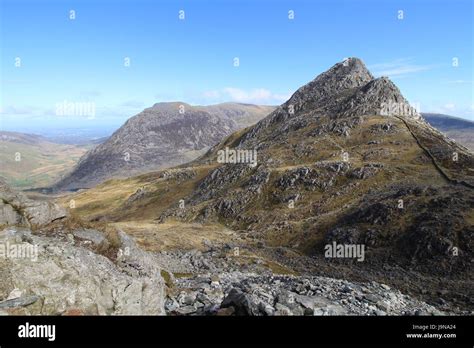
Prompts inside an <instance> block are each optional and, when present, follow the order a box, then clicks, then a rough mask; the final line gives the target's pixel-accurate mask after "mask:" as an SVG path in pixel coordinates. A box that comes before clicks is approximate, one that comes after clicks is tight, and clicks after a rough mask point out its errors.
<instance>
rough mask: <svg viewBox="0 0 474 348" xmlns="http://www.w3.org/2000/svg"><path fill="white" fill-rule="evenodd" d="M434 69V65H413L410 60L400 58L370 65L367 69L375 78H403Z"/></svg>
mask: <svg viewBox="0 0 474 348" xmlns="http://www.w3.org/2000/svg"><path fill="white" fill-rule="evenodd" d="M432 68H434V65H418V64H414V62H413V59H412V58H400V59H396V60H393V61H390V62H385V63H379V64H374V65H370V66H369V69H370V70H371V71H372V72H373V74H374V75H375V76H388V77H391V78H393V77H404V76H406V75H409V74H413V73H417V72H420V71H426V70H430V69H432Z"/></svg>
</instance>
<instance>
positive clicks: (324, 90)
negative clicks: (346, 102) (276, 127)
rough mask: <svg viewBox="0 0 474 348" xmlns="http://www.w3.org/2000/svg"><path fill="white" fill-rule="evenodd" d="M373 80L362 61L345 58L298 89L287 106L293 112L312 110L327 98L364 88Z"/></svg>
mask: <svg viewBox="0 0 474 348" xmlns="http://www.w3.org/2000/svg"><path fill="white" fill-rule="evenodd" d="M373 79H374V77H373V76H372V74H371V73H370V71H369V70H368V69H367V67H366V66H365V64H364V63H363V62H362V60H360V59H359V58H347V59H345V60H344V61H342V62H339V63H337V64H335V65H334V66H333V67H331V68H330V69H329V70H327V71H326V72H324V73H322V74H320V75H318V76H317V77H316V78H315V79H314V80H313V81H311V82H309V83H308V84H306V85H304V86H303V87H301V88H299V89H298V90H297V91H296V92H295V93H294V94H293V95H292V97H291V98H290V99H289V100H288V102H287V104H291V105H293V107H294V109H295V110H300V109H303V108H305V107H306V106H308V107H312V108H314V107H317V106H318V105H321V104H323V103H324V102H325V101H326V100H327V99H329V98H334V97H335V96H337V95H339V94H341V93H344V92H345V91H347V90H351V89H353V88H357V87H361V86H364V85H366V84H367V83H368V82H370V81H372V80H373Z"/></svg>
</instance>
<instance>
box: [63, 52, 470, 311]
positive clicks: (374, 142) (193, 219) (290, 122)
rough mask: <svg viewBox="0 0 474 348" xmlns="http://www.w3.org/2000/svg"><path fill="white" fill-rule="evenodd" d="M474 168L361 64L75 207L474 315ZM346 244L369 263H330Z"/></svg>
mask: <svg viewBox="0 0 474 348" xmlns="http://www.w3.org/2000/svg"><path fill="white" fill-rule="evenodd" d="M229 149H230V150H236V151H237V150H240V151H251V152H252V153H254V152H253V151H257V154H258V155H257V161H256V164H255V163H254V162H247V163H238V162H239V161H233V160H230V159H229V160H228V161H227V163H219V162H220V161H219V160H218V159H219V157H220V156H221V155H222V151H224V152H225V151H229ZM247 154H248V153H247ZM236 162H237V163H236ZM241 162H242V161H241ZM244 162H245V161H244ZM473 168H474V157H473V155H472V154H470V153H469V152H468V151H466V150H465V149H464V148H463V147H461V146H459V145H457V144H456V143H455V142H453V141H452V140H450V139H448V138H446V137H445V136H444V135H443V134H442V133H440V132H439V131H437V130H436V129H434V128H433V127H431V126H430V125H429V124H428V123H426V122H425V121H424V119H423V118H422V117H421V116H420V115H419V114H418V113H417V112H416V111H415V110H414V109H412V108H410V107H409V106H408V103H407V101H406V100H405V98H404V97H403V96H402V94H401V93H400V91H399V90H398V88H397V87H396V86H395V85H394V84H393V83H392V82H391V81H390V80H389V79H388V78H384V77H382V78H378V79H375V78H374V77H373V76H372V75H371V73H370V72H369V71H368V70H367V68H366V67H365V65H364V64H363V63H362V61H360V60H359V59H357V58H351V59H348V60H346V61H345V62H342V63H338V64H336V65H334V66H333V67H332V68H331V69H329V70H328V71H326V72H324V73H323V74H321V75H319V76H318V77H316V78H315V79H314V80H313V81H311V82H309V83H308V84H306V85H305V86H303V87H301V88H300V89H298V90H297V91H296V92H295V93H294V94H293V95H292V97H291V98H290V99H289V100H288V101H287V102H285V103H284V104H282V105H281V106H280V107H278V108H277V109H276V110H275V111H273V112H272V113H271V114H269V115H268V116H267V117H265V118H264V119H262V120H261V121H260V122H258V123H257V124H256V125H254V126H251V127H249V128H246V129H244V130H241V131H237V132H234V133H233V134H231V135H230V136H228V137H227V138H226V139H225V140H224V141H222V142H221V143H219V144H218V145H216V146H214V147H213V148H211V149H210V150H209V151H208V152H207V153H206V154H205V155H204V156H202V157H201V158H199V159H197V160H195V161H194V162H191V163H190V164H187V165H186V166H181V167H180V168H175V169H172V170H166V171H160V172H155V173H149V174H146V175H142V176H138V177H134V178H130V179H127V180H113V181H109V182H106V183H104V184H102V185H100V186H98V187H96V188H94V189H91V190H89V191H86V192H81V193H79V194H76V195H73V196H71V197H68V198H67V199H64V201H63V202H64V204H67V202H68V201H69V200H70V199H74V201H75V203H76V212H77V213H78V214H80V215H81V216H83V217H86V218H89V219H91V220H103V221H109V222H115V223H117V224H123V223H125V222H128V223H129V224H130V225H138V224H139V223H140V222H147V224H148V227H147V228H148V233H141V235H140V238H141V243H143V245H148V246H149V247H150V248H153V238H154V237H153V236H156V235H159V234H161V233H162V231H163V225H164V224H174V226H175V231H176V233H180V231H181V230H182V226H183V224H189V223H198V224H204V225H212V226H223V227H225V228H227V229H231V230H232V231H233V232H234V233H235V236H236V238H237V239H234V240H233V243H238V245H240V247H241V248H244V249H245V250H247V251H248V252H249V253H251V254H253V255H259V257H263V258H264V259H265V260H267V261H266V262H270V261H269V260H271V262H276V263H278V264H279V265H281V266H279V267H284V268H285V269H287V271H285V272H297V273H299V274H312V275H315V274H319V275H324V276H334V277H340V278H344V279H356V280H364V281H370V280H375V281H379V282H383V283H389V284H390V285H392V286H395V287H396V288H398V289H402V290H403V291H407V292H410V293H413V294H416V295H417V296H420V297H422V298H424V299H427V300H429V301H433V302H436V301H437V300H438V299H439V292H440V291H442V293H443V301H445V304H446V303H449V306H450V308H451V309H450V310H452V309H453V308H465V307H463V306H467V307H468V308H472V303H471V304H469V300H468V298H469V297H470V298H472V296H469V294H471V295H472V288H473V286H472V285H473V279H472V271H471V270H470V269H471V266H470V262H471V259H472V257H473V245H472V240H473V239H472V236H473V233H474V209H473V202H474V191H473V188H474V170H473ZM129 232H130V233H132V234H133V231H129ZM135 232H136V231H135ZM196 233H199V232H196ZM205 236H206V235H204V236H202V237H203V238H205ZM197 237H198V236H197V235H195V236H194V238H197ZM220 238H222V237H220ZM221 241H222V240H221ZM161 242H162V243H163V241H161ZM332 243H338V244H344V245H346V244H349V245H364V246H365V247H366V252H365V258H364V262H357V261H356V260H352V259H344V258H342V259H337V258H336V259H331V258H329V259H328V258H327V257H325V252H324V250H325V246H327V245H332ZM440 278H442V279H443V281H442V282H440V281H439V279H440ZM457 306H458V307H457ZM459 306H460V307H459ZM469 306H471V307H469Z"/></svg>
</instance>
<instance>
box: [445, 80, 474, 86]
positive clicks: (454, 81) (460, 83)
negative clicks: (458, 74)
mask: <svg viewBox="0 0 474 348" xmlns="http://www.w3.org/2000/svg"><path fill="white" fill-rule="evenodd" d="M448 83H453V84H456V85H462V84H468V83H472V81H471V80H452V81H448Z"/></svg>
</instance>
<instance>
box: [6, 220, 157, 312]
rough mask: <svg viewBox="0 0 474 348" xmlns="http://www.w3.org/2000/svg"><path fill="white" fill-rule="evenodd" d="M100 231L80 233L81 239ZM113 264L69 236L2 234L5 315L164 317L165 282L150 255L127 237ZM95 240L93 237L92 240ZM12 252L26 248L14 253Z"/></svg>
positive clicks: (9, 230) (24, 231)
mask: <svg viewBox="0 0 474 348" xmlns="http://www.w3.org/2000/svg"><path fill="white" fill-rule="evenodd" d="M100 234H101V233H100V232H98V231H89V232H88V233H78V234H76V236H80V239H79V240H80V241H81V243H83V242H84V241H86V240H88V239H90V241H91V242H92V241H95V242H98V243H102V242H103V241H102V240H101V239H100V238H97V236H98V235H100ZM119 235H120V241H121V246H120V249H119V252H118V255H117V258H116V260H115V262H114V261H112V260H111V259H109V258H107V257H105V256H103V255H100V254H97V253H95V252H94V251H92V250H91V249H90V248H86V247H84V246H83V244H81V243H79V242H78V240H75V237H74V236H72V235H70V236H68V238H64V236H40V235H35V234H32V233H31V231H29V230H28V229H22V228H18V227H8V228H5V229H4V230H3V231H0V246H1V247H2V248H3V247H4V248H8V250H10V251H9V252H8V254H7V255H3V256H6V257H0V275H1V279H2V281H1V282H0V314H3V315H18V314H22V315H25V314H26V315H78V314H79V315H109V314H110V315H115V314H119V315H147V314H148V315H161V314H164V308H163V305H164V283H163V280H162V278H161V275H160V268H158V267H157V266H156V262H155V261H154V260H153V258H152V257H151V255H149V254H147V253H145V252H143V251H141V250H140V249H138V248H137V247H136V245H135V244H134V243H133V241H132V240H131V239H130V238H128V237H127V236H126V235H125V234H124V233H120V234H119ZM90 237H91V238H90ZM12 250H24V253H23V254H21V255H19V254H17V255H13V254H12Z"/></svg>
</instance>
